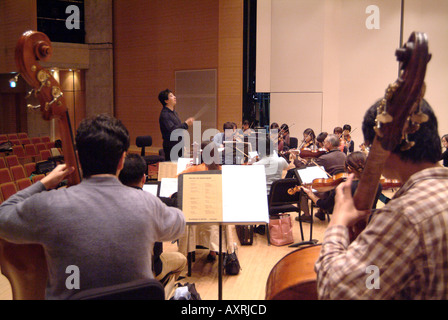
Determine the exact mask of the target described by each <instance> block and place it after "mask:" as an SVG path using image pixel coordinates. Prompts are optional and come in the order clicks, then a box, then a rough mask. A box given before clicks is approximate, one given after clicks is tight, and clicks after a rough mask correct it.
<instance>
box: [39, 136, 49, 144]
mask: <svg viewBox="0 0 448 320" xmlns="http://www.w3.org/2000/svg"><path fill="white" fill-rule="evenodd" d="M40 139H41V140H42V142H43V143H48V142H50V141H51V140H50V137H48V136H43V137H41V138H40Z"/></svg>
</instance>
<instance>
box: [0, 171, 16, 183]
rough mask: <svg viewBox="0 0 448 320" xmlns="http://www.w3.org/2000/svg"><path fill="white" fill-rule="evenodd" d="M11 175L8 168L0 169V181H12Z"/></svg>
mask: <svg viewBox="0 0 448 320" xmlns="http://www.w3.org/2000/svg"><path fill="white" fill-rule="evenodd" d="M12 181H13V179H12V175H11V171H9V168H2V169H0V183H6V182H12Z"/></svg>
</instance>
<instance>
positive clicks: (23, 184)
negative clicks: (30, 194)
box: [16, 178, 33, 191]
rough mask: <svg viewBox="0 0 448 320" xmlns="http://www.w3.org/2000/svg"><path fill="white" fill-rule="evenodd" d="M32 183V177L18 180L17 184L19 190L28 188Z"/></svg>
mask: <svg viewBox="0 0 448 320" xmlns="http://www.w3.org/2000/svg"><path fill="white" fill-rule="evenodd" d="M32 184H33V183H32V182H31V180H30V178H22V179H19V180H16V185H17V190H18V191H20V190H23V189H25V188H28V187H29V186H31V185H32Z"/></svg>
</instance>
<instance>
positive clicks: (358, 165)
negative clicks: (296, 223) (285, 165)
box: [301, 151, 382, 220]
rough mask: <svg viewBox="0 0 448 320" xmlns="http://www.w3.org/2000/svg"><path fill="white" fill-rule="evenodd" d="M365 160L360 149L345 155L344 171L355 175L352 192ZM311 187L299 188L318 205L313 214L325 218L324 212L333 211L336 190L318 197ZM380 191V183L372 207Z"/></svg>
mask: <svg viewBox="0 0 448 320" xmlns="http://www.w3.org/2000/svg"><path fill="white" fill-rule="evenodd" d="M366 160H367V157H366V155H365V154H364V153H362V152H361V151H355V152H353V153H350V154H349V155H348V156H347V159H346V160H345V172H346V173H348V174H351V173H353V174H354V175H355V177H354V178H353V184H352V194H354V193H355V191H356V188H357V186H358V182H359V179H360V178H361V175H362V172H363V170H364V167H365V164H366ZM341 182H342V181H341ZM311 187H312V186H302V187H301V188H302V190H303V191H304V192H305V193H306V194H307V195H308V197H309V198H310V199H311V200H312V201H313V202H314V203H315V204H316V206H317V207H319V209H321V210H319V211H318V212H317V213H316V214H315V216H316V217H317V218H319V219H320V220H325V214H324V212H327V213H329V214H332V213H333V207H334V197H335V195H336V191H335V189H333V190H330V191H329V192H328V195H327V197H322V198H319V197H318V196H317V195H316V194H315V193H313V191H312V189H311ZM381 191H382V188H381V185H379V187H378V192H377V196H376V198H375V201H374V203H373V206H372V209H375V208H376V204H377V202H378V199H379V197H380V195H381Z"/></svg>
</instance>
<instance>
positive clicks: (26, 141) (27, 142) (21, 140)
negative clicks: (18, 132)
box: [19, 138, 31, 145]
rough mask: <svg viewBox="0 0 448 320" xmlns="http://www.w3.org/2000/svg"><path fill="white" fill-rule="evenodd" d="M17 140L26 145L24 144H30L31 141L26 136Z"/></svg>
mask: <svg viewBox="0 0 448 320" xmlns="http://www.w3.org/2000/svg"><path fill="white" fill-rule="evenodd" d="M19 141H20V143H21V144H22V145H26V144H30V143H31V140H30V139H28V138H25V139H19Z"/></svg>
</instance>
